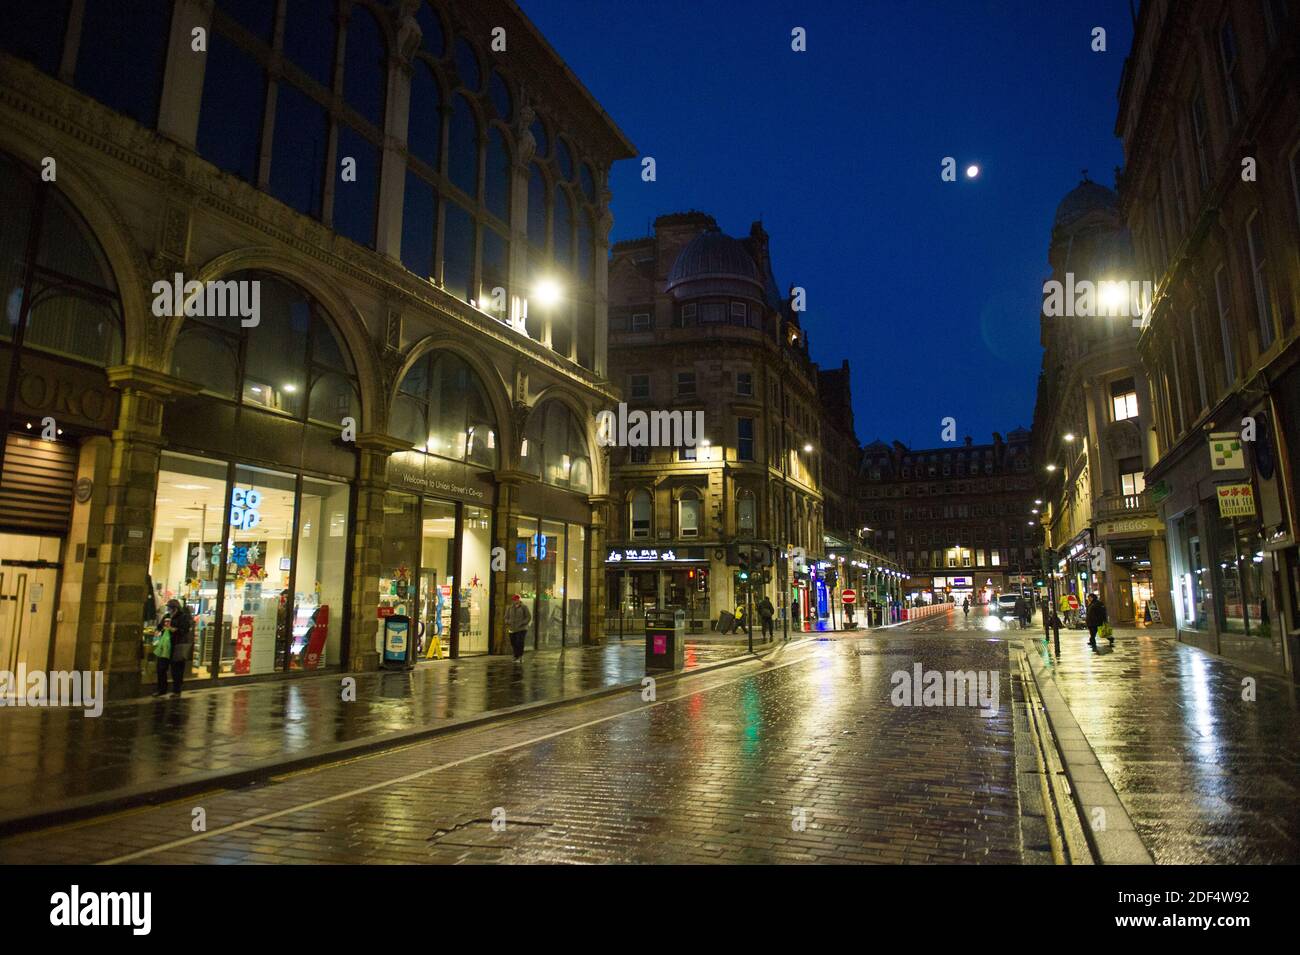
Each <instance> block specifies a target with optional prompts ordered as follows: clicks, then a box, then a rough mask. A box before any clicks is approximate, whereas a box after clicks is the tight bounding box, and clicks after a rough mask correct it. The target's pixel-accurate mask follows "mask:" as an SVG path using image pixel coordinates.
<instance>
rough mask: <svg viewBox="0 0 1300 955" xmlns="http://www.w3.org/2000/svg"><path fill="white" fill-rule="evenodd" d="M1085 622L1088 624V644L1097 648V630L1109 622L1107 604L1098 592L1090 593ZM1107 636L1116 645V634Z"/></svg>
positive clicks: (1112, 644) (1111, 643)
mask: <svg viewBox="0 0 1300 955" xmlns="http://www.w3.org/2000/svg"><path fill="white" fill-rule="evenodd" d="M1084 622H1085V623H1086V624H1087V625H1088V646H1090V647H1092V648H1093V649H1094V650H1096V649H1097V631H1098V629H1100V628H1101V626H1102V625H1103V624H1105V623H1106V622H1107V617H1106V605H1105V604H1104V603H1102V600H1101V598H1100V597H1098V596H1097V595H1096V594H1088V612H1087V616H1086V617H1085V618H1084ZM1106 638H1107V639H1108V640H1110V645H1111V646H1112V647H1113V646H1114V645H1115V636H1114V634H1113V633H1108V634H1106Z"/></svg>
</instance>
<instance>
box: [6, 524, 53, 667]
mask: <svg viewBox="0 0 1300 955" xmlns="http://www.w3.org/2000/svg"><path fill="white" fill-rule="evenodd" d="M61 545H62V542H61V541H60V540H59V538H57V537H37V536H34V535H29V534H0V554H4V557H2V558H0V666H3V667H4V668H5V669H6V670H8V671H9V672H10V673H14V672H17V670H18V667H19V666H25V667H26V668H27V669H29V670H45V669H47V668H48V664H49V659H50V641H51V637H52V634H53V628H54V617H55V613H54V611H55V607H56V605H57V603H58V597H57V594H58V585H59V549H60V547H61Z"/></svg>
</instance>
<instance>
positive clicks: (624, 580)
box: [605, 212, 842, 633]
mask: <svg viewBox="0 0 1300 955" xmlns="http://www.w3.org/2000/svg"><path fill="white" fill-rule="evenodd" d="M777 289H778V286H777V282H776V278H775V276H774V273H773V269H772V263H771V259H770V256H769V253H768V236H767V233H766V232H765V231H764V230H763V227H762V226H761V225H760V224H759V223H757V222H756V223H754V225H753V226H752V227H751V229H750V232H749V235H747V236H744V237H743V238H734V237H732V236H729V235H726V234H725V233H723V232H722V231H720V230H719V229H718V226H717V223H716V222H715V221H714V219H713V218H712V217H711V216H708V215H705V214H704V213H700V212H687V213H680V214H674V215H664V216H660V217H659V218H658V219H656V220H655V227H654V235H653V236H649V237H647V238H643V239H635V240H631V241H624V242H618V243H617V244H615V246H614V248H613V254H612V257H611V260H610V266H609V301H610V311H609V325H610V331H609V368H610V379H611V381H612V382H613V384H614V385H615V386H617V387H618V388H620V389H621V390H622V394H623V397H624V400H625V401H626V406H627V409H628V410H629V411H632V412H637V411H639V412H643V413H646V414H651V413H659V414H665V413H677V412H680V413H681V414H682V415H695V414H699V415H702V420H703V433H702V435H698V436H697V439H698V440H697V441H696V442H695V444H694V446H692V447H687V446H685V445H684V444H679V445H678V446H670V444H669V442H667V441H664V440H660V441H659V442H658V444H657V446H646V445H645V444H641V445H639V446H637V445H634V444H632V442H629V446H615V447H611V448H608V449H607V450H608V454H609V461H610V472H611V475H612V478H611V485H610V495H611V497H612V499H613V500H612V504H613V506H612V508H611V514H612V516H611V520H610V526H609V527H608V529H607V542H608V543H607V553H606V557H605V560H606V565H605V566H606V570H607V581H606V594H607V597H606V608H607V611H606V612H607V617H608V622H607V629H608V631H609V632H611V633H615V632H617V630H618V628H619V626H620V621H622V623H621V626H623V628H624V630H626V628H627V627H629V626H639V620H640V619H641V615H642V614H643V612H644V611H645V610H646V609H649V608H652V607H653V608H664V607H675V608H681V609H684V610H685V611H686V612H687V615H688V620H689V622H690V623H689V625H690V626H691V627H692V628H693V629H703V628H706V627H707V626H708V621H709V620H710V619H713V620H716V619H717V617H718V613H719V611H722V610H731V609H735V608H736V606H737V605H738V604H741V603H743V601H744V599H745V593H744V587H743V586H742V579H741V578H740V576H739V570H740V568H739V567H738V565H737V563H736V561H735V552H734V551H729V550H728V548H729V545H735V544H738V543H742V542H749V541H762V542H764V543H766V544H770V545H771V546H772V547H773V548H774V550H775V551H776V552H777V553H778V554H780V555H787V554H788V555H790V558H791V559H789V560H787V561H783V562H781V563H779V564H778V565H777V566H776V567H775V568H772V570H771V571H770V577H771V580H770V582H768V583H767V584H765V585H763V586H762V587H761V588H757V589H756V591H755V596H754V599H755V600H757V599H758V596H759V593H766V594H768V596H769V597H770V598H771V599H772V602H773V604H774V605H775V606H776V607H778V608H779V609H780V608H786V607H788V606H789V605H790V604H791V603H792V602H794V601H797V604H798V607H797V612H796V613H797V616H796V618H795V623H796V624H799V623H801V622H805V621H806V622H810V623H813V624H815V622H816V621H817V619H818V618H819V617H825V616H827V615H828V613H829V600H830V596H829V594H828V592H827V589H826V587H825V573H824V572H825V568H824V567H822V566H821V565H822V564H823V563H824V561H822V560H821V558H823V556H824V541H823V532H824V529H825V514H824V499H823V494H822V475H823V473H824V468H825V464H824V457H825V450H824V447H825V446H824V433H825V432H824V422H823V415H822V406H821V400H820V398H819V395H818V390H817V380H818V379H817V367H816V365H814V364H813V363H812V361H811V360H810V359H809V357H808V341H807V336H806V333H805V332H804V331H803V329H802V327H801V324H800V318H799V315H798V313H797V312H794V311H792V310H791V305H790V302H789V301H788V300H787V299H786V298H785V297H784V296H783V295H782V294H781V293H780V292H779V291H778V290H777ZM837 440H842V439H837ZM783 578H784V582H785V584H786V586H783V585H782V583H783Z"/></svg>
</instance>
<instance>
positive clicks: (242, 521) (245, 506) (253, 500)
mask: <svg viewBox="0 0 1300 955" xmlns="http://www.w3.org/2000/svg"><path fill="white" fill-rule="evenodd" d="M261 503H262V492H261V491H254V490H253V489H252V488H242V487H236V488H232V489H231V491H230V526H231V527H235V528H239V529H240V530H245V531H246V530H251V529H252V528H254V527H256V526H257V525H258V524H260V523H261V522H262V515H261V512H259V511H258V507H259V506H260V505H261Z"/></svg>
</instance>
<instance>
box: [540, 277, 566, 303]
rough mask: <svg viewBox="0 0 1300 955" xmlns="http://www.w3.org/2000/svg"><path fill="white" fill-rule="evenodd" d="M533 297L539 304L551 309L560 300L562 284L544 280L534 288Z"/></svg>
mask: <svg viewBox="0 0 1300 955" xmlns="http://www.w3.org/2000/svg"><path fill="white" fill-rule="evenodd" d="M533 297H534V298H535V299H537V304H538V305H542V306H544V307H550V306H551V305H554V304H555V303H556V302H558V301H559V300H560V283H558V282H557V281H555V279H542V280H541V281H539V282H538V283H537V284H536V285H534V286H533Z"/></svg>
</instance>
